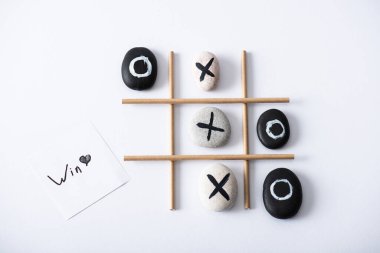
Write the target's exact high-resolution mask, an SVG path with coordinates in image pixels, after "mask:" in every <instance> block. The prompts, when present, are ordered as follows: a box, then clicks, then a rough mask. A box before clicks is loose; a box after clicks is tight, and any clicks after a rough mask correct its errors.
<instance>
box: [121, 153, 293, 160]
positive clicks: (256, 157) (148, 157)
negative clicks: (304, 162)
mask: <svg viewBox="0 0 380 253" xmlns="http://www.w3.org/2000/svg"><path fill="white" fill-rule="evenodd" d="M274 159H294V154H237V155H127V156H124V161H182V160H274Z"/></svg>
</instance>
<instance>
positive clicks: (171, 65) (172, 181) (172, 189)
mask: <svg viewBox="0 0 380 253" xmlns="http://www.w3.org/2000/svg"><path fill="white" fill-rule="evenodd" d="M173 60H174V53H173V51H170V54H169V97H170V99H173V98H174V63H173ZM174 135H175V130H174V104H170V154H171V155H174V152H175V151H174V150H175V149H174V143H175V141H174ZM170 210H175V168H174V161H173V160H171V161H170Z"/></svg>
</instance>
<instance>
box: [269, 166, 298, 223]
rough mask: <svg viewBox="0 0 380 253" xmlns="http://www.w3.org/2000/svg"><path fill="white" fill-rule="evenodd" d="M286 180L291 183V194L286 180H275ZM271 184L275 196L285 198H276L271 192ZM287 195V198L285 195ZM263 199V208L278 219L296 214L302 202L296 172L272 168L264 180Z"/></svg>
mask: <svg viewBox="0 0 380 253" xmlns="http://www.w3.org/2000/svg"><path fill="white" fill-rule="evenodd" d="M282 179H285V180H288V182H289V183H290V184H291V185H292V191H293V192H292V194H291V195H289V194H290V186H289V184H288V183H287V182H283V181H279V182H277V183H275V184H273V183H274V182H275V181H276V180H282ZM272 184H273V192H274V194H275V196H277V198H287V199H283V200H279V199H276V198H275V197H274V196H273V195H272V194H271V185H272ZM288 195H289V198H288V197H287V196H288ZM263 200H264V206H265V209H267V211H268V213H269V214H270V215H272V216H273V217H276V218H278V219H287V218H290V217H293V216H294V215H296V214H297V212H298V210H299V209H300V207H301V204H302V186H301V183H300V181H299V180H298V177H297V176H296V174H294V173H293V172H292V171H291V170H288V169H285V168H279V169H275V170H272V171H271V172H270V173H269V174H268V175H267V177H266V178H265V181H264V186H263Z"/></svg>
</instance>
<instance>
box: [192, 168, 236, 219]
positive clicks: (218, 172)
mask: <svg viewBox="0 0 380 253" xmlns="http://www.w3.org/2000/svg"><path fill="white" fill-rule="evenodd" d="M218 187H219V188H218ZM236 196H237V181H236V177H235V175H234V173H233V172H232V170H231V169H229V168H228V167H227V166H225V165H223V164H221V163H216V164H213V165H212V166H210V167H208V168H206V169H204V170H202V172H201V175H200V178H199V198H200V200H201V202H202V204H203V206H204V207H205V208H206V209H208V210H211V211H217V212H219V211H223V210H225V209H228V208H231V207H232V206H233V205H234V204H235V201H236Z"/></svg>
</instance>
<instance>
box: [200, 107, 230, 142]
mask: <svg viewBox="0 0 380 253" xmlns="http://www.w3.org/2000/svg"><path fill="white" fill-rule="evenodd" d="M213 122H214V113H213V112H211V116H210V122H209V123H208V124H205V123H202V122H199V123H197V126H198V127H200V128H207V129H208V133H207V140H208V141H210V138H211V132H212V131H218V132H224V129H223V128H219V127H214V126H213V125H212V124H213Z"/></svg>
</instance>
